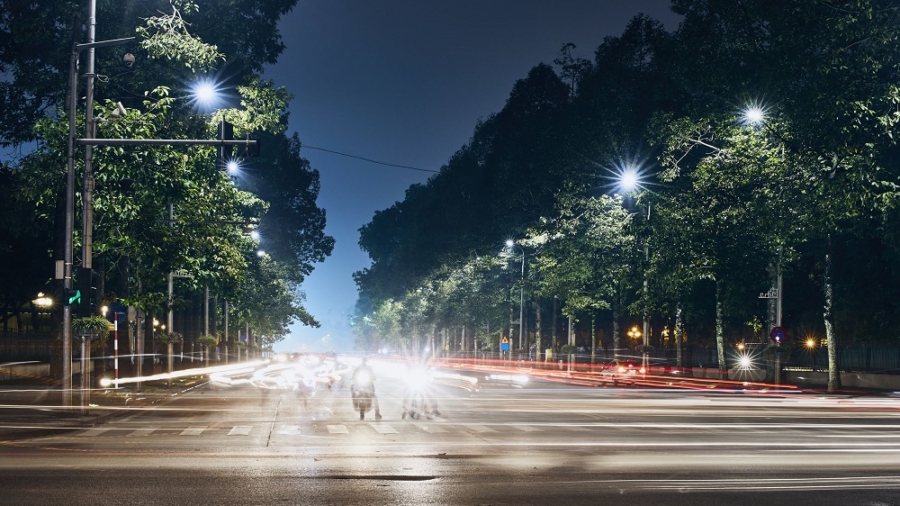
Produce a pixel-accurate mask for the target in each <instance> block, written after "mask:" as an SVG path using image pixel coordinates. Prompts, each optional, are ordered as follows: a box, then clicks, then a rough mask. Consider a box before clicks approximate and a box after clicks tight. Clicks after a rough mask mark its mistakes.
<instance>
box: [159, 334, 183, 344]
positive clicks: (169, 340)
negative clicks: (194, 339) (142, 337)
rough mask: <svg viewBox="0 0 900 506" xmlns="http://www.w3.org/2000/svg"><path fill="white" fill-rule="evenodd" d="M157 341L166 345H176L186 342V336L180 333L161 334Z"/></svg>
mask: <svg viewBox="0 0 900 506" xmlns="http://www.w3.org/2000/svg"><path fill="white" fill-rule="evenodd" d="M156 339H158V340H159V341H160V342H161V343H164V344H174V343H180V342H182V341H184V336H183V335H182V334H181V333H180V332H159V333H157V334H156Z"/></svg>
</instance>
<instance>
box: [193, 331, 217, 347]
mask: <svg viewBox="0 0 900 506" xmlns="http://www.w3.org/2000/svg"><path fill="white" fill-rule="evenodd" d="M197 344H199V345H200V346H205V347H207V348H214V347H216V346H218V345H219V336H214V335H211V334H204V335H202V336H200V337H198V338H197Z"/></svg>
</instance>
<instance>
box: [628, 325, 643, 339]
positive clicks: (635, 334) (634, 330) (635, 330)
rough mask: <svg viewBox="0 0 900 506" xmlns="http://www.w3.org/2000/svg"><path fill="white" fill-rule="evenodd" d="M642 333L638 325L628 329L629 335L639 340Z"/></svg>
mask: <svg viewBox="0 0 900 506" xmlns="http://www.w3.org/2000/svg"><path fill="white" fill-rule="evenodd" d="M641 335H642V334H641V329H639V328H638V326H637V325H635V326H633V327H631V328H630V329H628V337H630V338H631V339H634V340H638V339H640V338H641Z"/></svg>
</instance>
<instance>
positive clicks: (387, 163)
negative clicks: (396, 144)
mask: <svg viewBox="0 0 900 506" xmlns="http://www.w3.org/2000/svg"><path fill="white" fill-rule="evenodd" d="M303 148H307V149H315V150H318V151H325V152H326V153H333V154H335V155H341V156H346V157H348V158H356V159H357V160H363V161H366V162H370V163H377V164H378V165H386V166H388V167H396V168H398V169H408V170H418V171H420V172H432V173H434V174H437V173H439V172H440V171H438V170H430V169H422V168H419V167H412V166H409V165H400V164H396V163H390V162H381V161H378V160H373V159H371V158H366V157H363V156H357V155H350V154H347V153H341V152H340V151H335V150H333V149H325V148H319V147H316V146H310V145H309V144H301V149H303Z"/></svg>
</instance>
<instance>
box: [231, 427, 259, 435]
mask: <svg viewBox="0 0 900 506" xmlns="http://www.w3.org/2000/svg"><path fill="white" fill-rule="evenodd" d="M251 430H253V426H252V425H235V426H234V427H232V428H231V431H230V432H229V433H228V435H229V436H248V435H250V431H251Z"/></svg>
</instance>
